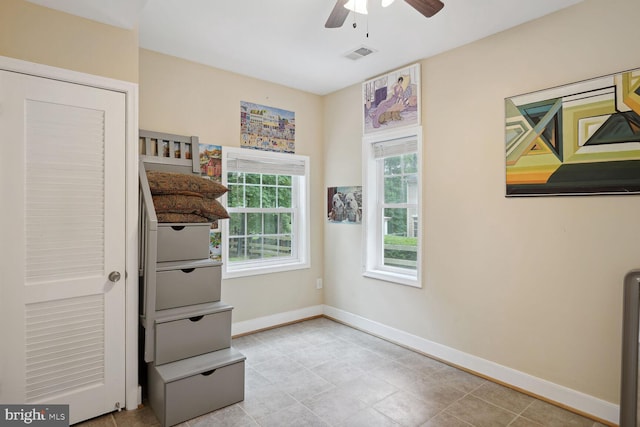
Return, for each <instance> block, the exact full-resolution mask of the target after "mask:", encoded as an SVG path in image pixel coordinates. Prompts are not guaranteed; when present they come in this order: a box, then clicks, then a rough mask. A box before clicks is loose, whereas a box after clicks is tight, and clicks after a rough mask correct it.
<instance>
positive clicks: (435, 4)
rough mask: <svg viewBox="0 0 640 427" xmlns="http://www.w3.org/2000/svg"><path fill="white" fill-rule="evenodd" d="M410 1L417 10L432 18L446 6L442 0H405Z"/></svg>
mask: <svg viewBox="0 0 640 427" xmlns="http://www.w3.org/2000/svg"><path fill="white" fill-rule="evenodd" d="M404 1H405V2H407V3H409V5H411V6H412V7H413V8H414V9H415V10H417V11H418V12H420V13H421V14H423V15H424V16H426V17H427V18H431V17H432V16H433V15H435V14H436V13H438V12H440V9H442V8H443V7H444V3H442V2H441V1H440V0H404Z"/></svg>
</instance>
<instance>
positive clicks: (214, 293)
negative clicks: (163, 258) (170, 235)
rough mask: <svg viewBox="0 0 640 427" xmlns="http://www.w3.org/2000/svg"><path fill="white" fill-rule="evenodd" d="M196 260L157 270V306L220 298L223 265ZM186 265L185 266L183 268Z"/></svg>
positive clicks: (176, 305) (161, 307)
mask: <svg viewBox="0 0 640 427" xmlns="http://www.w3.org/2000/svg"><path fill="white" fill-rule="evenodd" d="M211 264H216V263H214V262H213V261H212V262H211V263H199V264H197V263H194V264H193V265H178V266H177V267H183V268H176V269H168V270H160V269H158V271H157V273H156V310H165V309H167V308H174V307H183V306H186V305H192V304H201V303H205V302H213V301H220V265H219V263H218V265H213V266H206V265H211ZM184 267H186V268H184Z"/></svg>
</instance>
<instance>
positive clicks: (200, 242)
mask: <svg viewBox="0 0 640 427" xmlns="http://www.w3.org/2000/svg"><path fill="white" fill-rule="evenodd" d="M210 229H211V224H209V223H202V224H200V223H196V224H158V255H157V257H158V259H157V261H158V262H165V261H181V260H188V259H202V258H209V230H210Z"/></svg>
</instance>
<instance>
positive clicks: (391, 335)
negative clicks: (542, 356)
mask: <svg viewBox="0 0 640 427" xmlns="http://www.w3.org/2000/svg"><path fill="white" fill-rule="evenodd" d="M323 313H324V314H325V315H326V316H328V317H331V318H333V319H336V320H339V321H340V322H344V323H345V324H347V325H350V326H353V327H355V328H358V329H361V330H363V331H365V332H368V333H370V334H373V335H376V336H379V337H381V338H384V339H387V340H389V341H393V342H395V343H398V344H400V345H402V346H405V347H408V348H411V349H415V350H417V351H419V352H421V353H425V354H428V355H431V356H433V357H435V358H438V359H441V360H443V361H445V362H448V363H451V364H454V365H457V366H460V367H462V368H465V369H468V370H470V371H473V372H476V373H478V374H480V375H483V376H486V377H488V378H491V379H494V380H497V381H499V382H502V383H504V384H508V385H511V386H513V387H516V388H519V389H521V390H524V391H526V392H529V393H531V394H534V395H536V396H540V397H542V398H544V399H548V400H549V401H552V402H556V403H559V404H561V405H564V406H566V407H568V408H573V409H575V410H577V411H579V412H582V413H585V414H589V415H591V416H593V417H596V418H599V419H602V420H605V421H608V422H611V423H615V424H617V423H618V419H619V406H618V405H615V404H613V403H610V402H607V401H604V400H601V399H598V398H596V397H593V396H590V395H588V394H585V393H581V392H579V391H576V390H572V389H570V388H567V387H564V386H561V385H558V384H555V383H552V382H550V381H547V380H543V379H541V378H537V377H534V376H532V375H529V374H526V373H524V372H520V371H517V370H515V369H511V368H508V367H506V366H502V365H499V364H497V363H494V362H491V361H489V360H486V359H482V358H480V357H476V356H473V355H471V354H468V353H464V352H462V351H459V350H456V349H454V348H451V347H447V346H444V345H442V344H438V343H436V342H433V341H429V340H427V339H424V338H421V337H418V336H416V335H412V334H409V333H407V332H404V331H401V330H399V329H395V328H392V327H389V326H387V325H384V324H382V323H378V322H375V321H373V320H369V319H366V318H364V317H361V316H358V315H356V314H352V313H349V312H347V311H344V310H340V309H338V308H335V307H331V306H328V305H325V306H324V310H323Z"/></svg>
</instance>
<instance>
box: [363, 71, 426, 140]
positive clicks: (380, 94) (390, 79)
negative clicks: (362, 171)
mask: <svg viewBox="0 0 640 427" xmlns="http://www.w3.org/2000/svg"><path fill="white" fill-rule="evenodd" d="M362 101H363V104H364V117H363V127H364V128H363V132H364V133H365V134H368V133H373V132H379V131H384V130H388V129H394V128H398V127H404V126H416V125H419V124H420V64H414V65H411V66H409V67H406V68H402V69H399V70H395V71H392V72H390V73H387V74H385V75H383V76H380V77H376V78H375V79H371V80H368V81H366V82H364V83H363V84H362Z"/></svg>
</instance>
